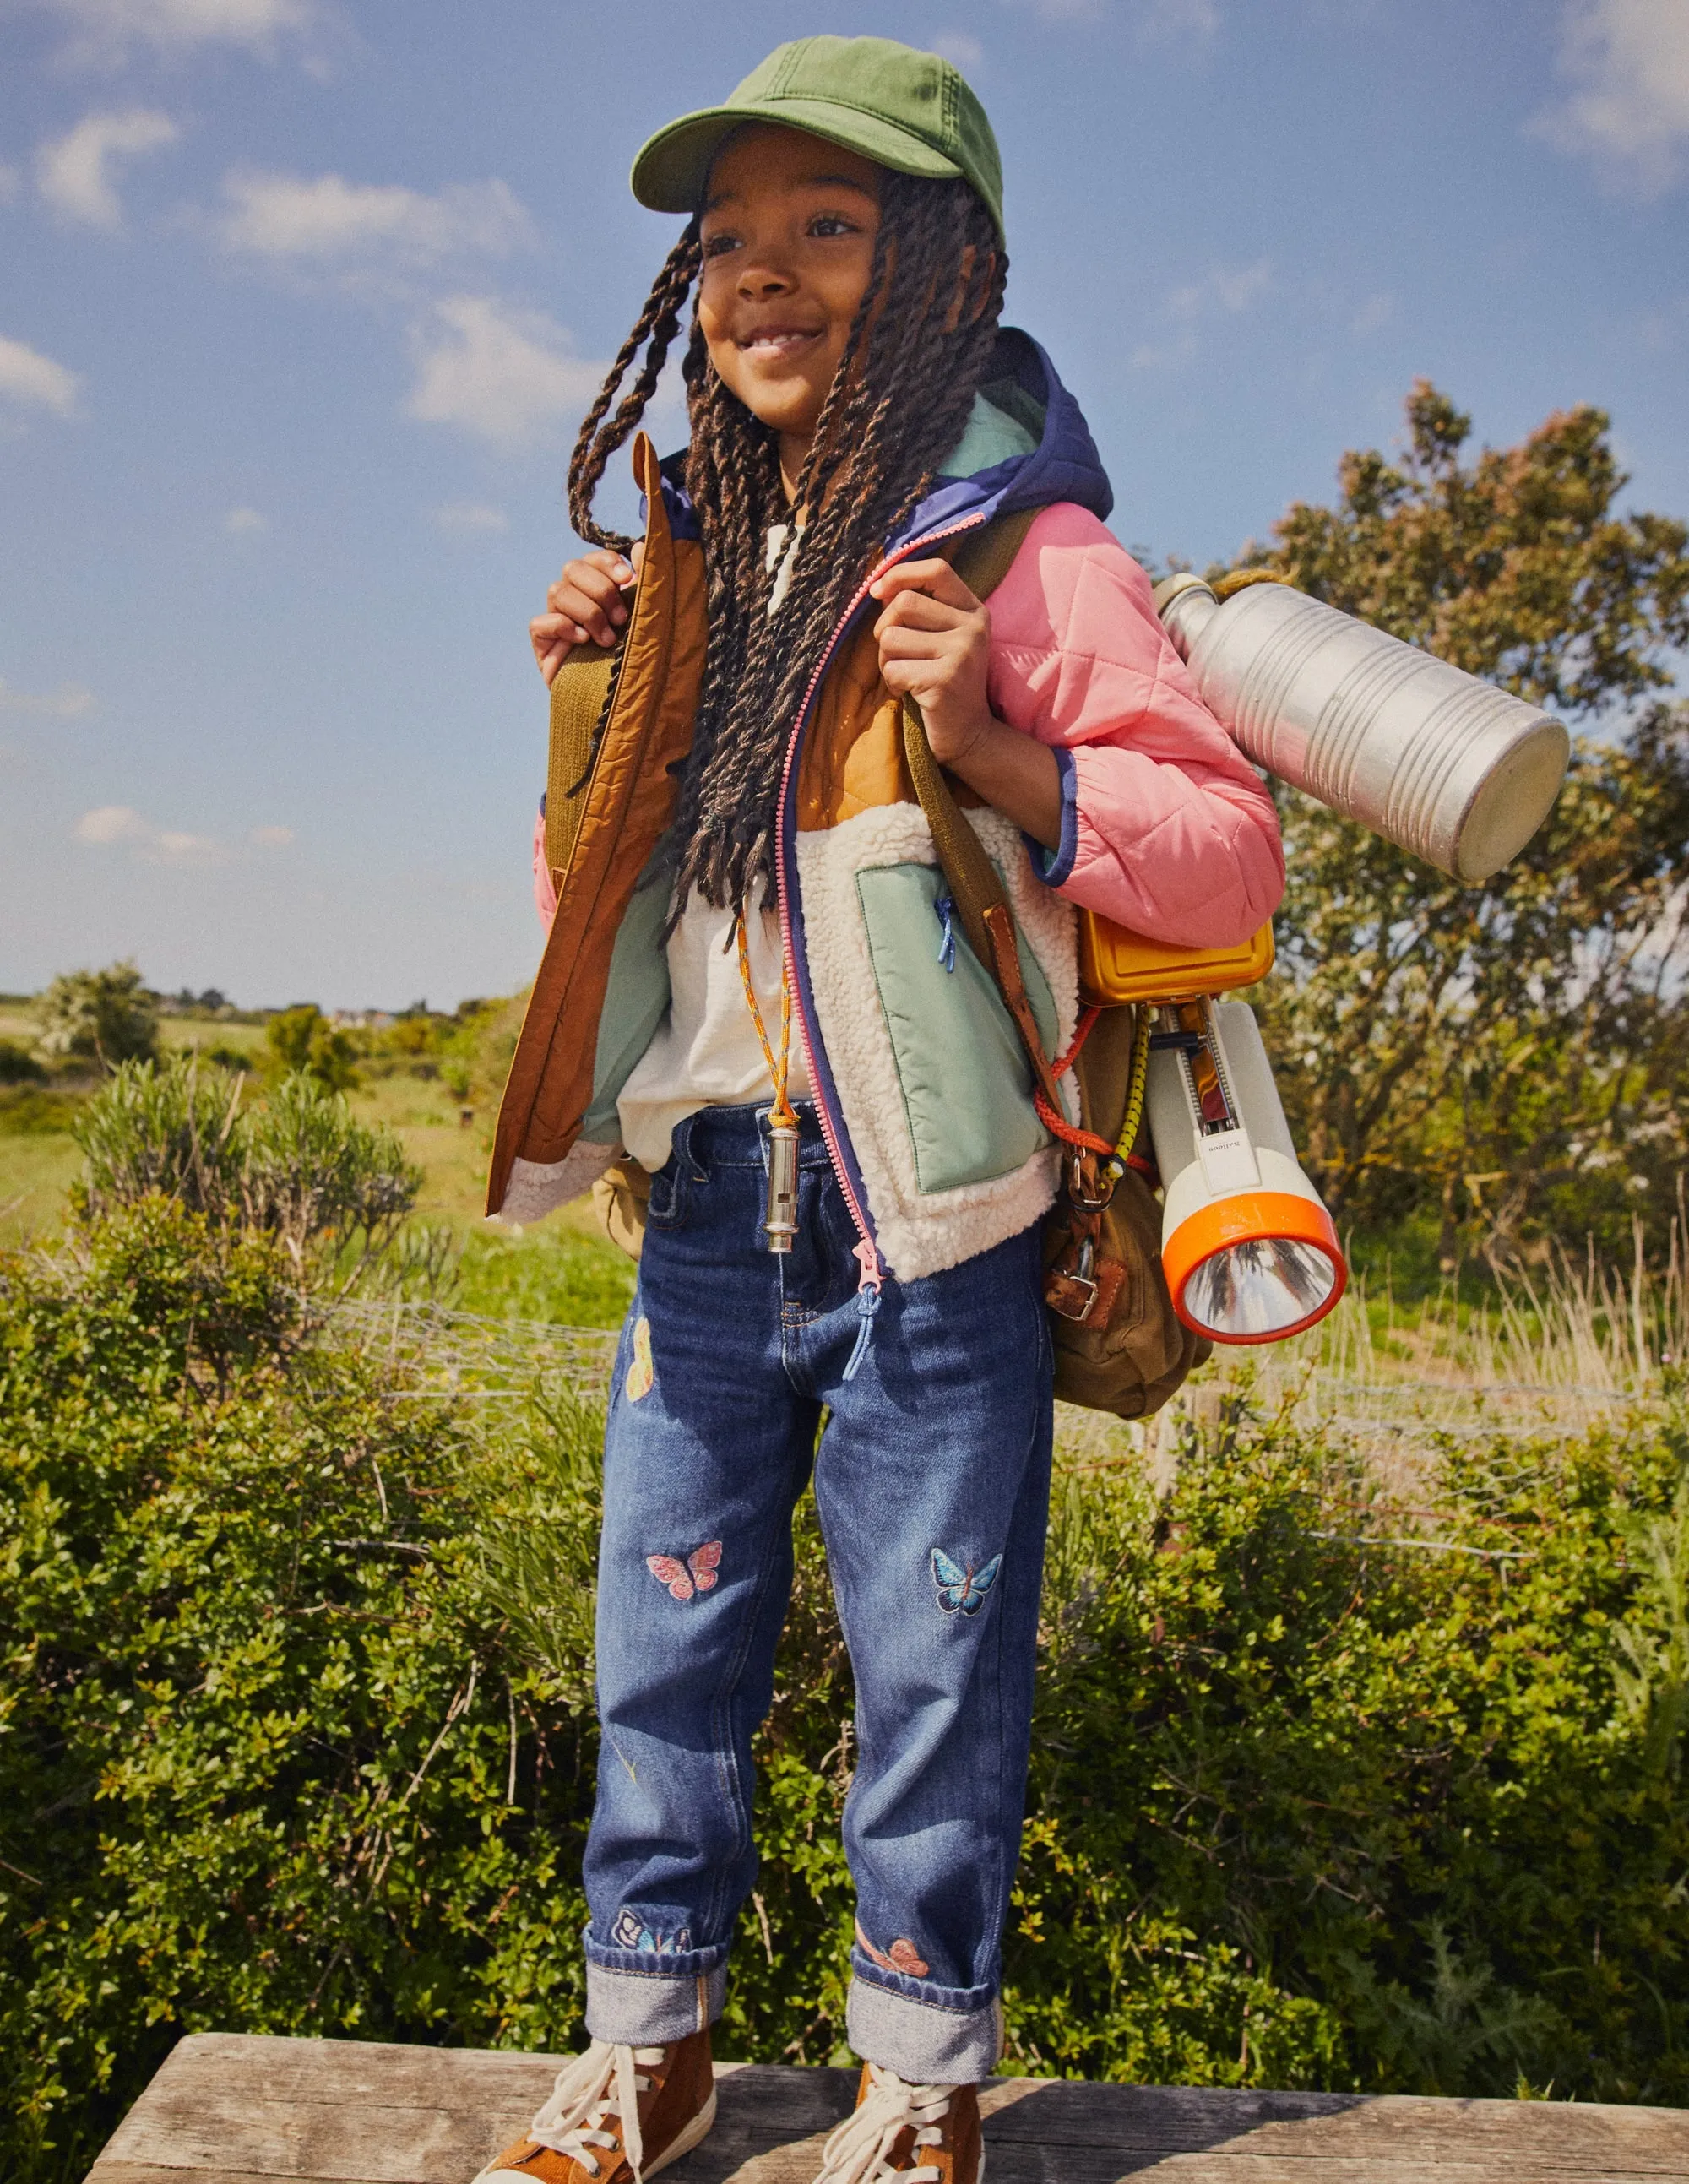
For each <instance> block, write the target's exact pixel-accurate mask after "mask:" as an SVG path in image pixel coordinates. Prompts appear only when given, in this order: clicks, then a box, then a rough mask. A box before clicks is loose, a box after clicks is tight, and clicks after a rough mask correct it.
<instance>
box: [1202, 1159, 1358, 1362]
mask: <svg viewBox="0 0 1689 2184" xmlns="http://www.w3.org/2000/svg"><path fill="white" fill-rule="evenodd" d="M1268 1242H1274V1243H1284V1244H1307V1245H1309V1246H1310V1247H1311V1248H1312V1249H1313V1250H1314V1251H1323V1252H1324V1255H1325V1256H1326V1257H1327V1258H1328V1259H1329V1261H1330V1262H1331V1265H1332V1268H1333V1270H1334V1272H1335V1275H1336V1279H1335V1281H1334V1282H1333V1283H1332V1285H1331V1292H1330V1295H1329V1296H1326V1297H1324V1298H1322V1299H1321V1301H1320V1302H1319V1303H1318V1305H1317V1306H1316V1307H1315V1308H1314V1309H1313V1311H1312V1312H1308V1313H1307V1315H1306V1316H1305V1317H1304V1318H1302V1319H1299V1320H1296V1322H1295V1323H1293V1324H1292V1325H1291V1326H1289V1327H1275V1328H1274V1329H1271V1331H1270V1332H1269V1333H1268V1334H1220V1333H1218V1331H1217V1330H1216V1329H1213V1328H1212V1327H1207V1326H1205V1325H1204V1324H1203V1323H1202V1322H1201V1320H1199V1319H1193V1318H1192V1317H1191V1316H1190V1313H1189V1312H1187V1311H1186V1310H1185V1288H1186V1285H1187V1284H1188V1283H1189V1282H1190V1278H1191V1276H1192V1275H1193V1274H1194V1273H1196V1270H1197V1268H1199V1267H1202V1266H1206V1265H1207V1262H1208V1261H1209V1260H1210V1259H1212V1258H1215V1257H1217V1256H1218V1255H1219V1253H1220V1252H1222V1251H1230V1250H1232V1249H1233V1247H1234V1246H1235V1245H1239V1244H1264V1243H1268ZM1162 1268H1163V1269H1164V1271H1165V1273H1166V1274H1167V1285H1168V1290H1170V1291H1171V1293H1172V1296H1173V1310H1174V1312H1177V1313H1178V1315H1179V1318H1180V1319H1181V1320H1182V1321H1183V1322H1184V1323H1185V1326H1186V1327H1188V1328H1189V1329H1190V1331H1191V1333H1192V1334H1200V1335H1201V1336H1203V1337H1204V1338H1205V1339H1206V1340H1208V1341H1210V1342H1224V1343H1226V1344H1228V1345H1229V1346H1232V1347H1233V1348H1242V1347H1244V1346H1247V1345H1250V1344H1253V1343H1260V1342H1288V1341H1289V1340H1290V1337H1291V1336H1292V1335H1293V1334H1306V1333H1307V1329H1309V1328H1310V1327H1314V1326H1317V1325H1318V1323H1319V1322H1320V1321H1321V1320H1322V1319H1324V1317H1325V1315H1326V1314H1327V1312H1331V1311H1333V1310H1334V1309H1335V1307H1336V1306H1337V1305H1338V1304H1339V1303H1340V1302H1341V1299H1342V1295H1343V1292H1344V1290H1346V1289H1347V1287H1348V1286H1349V1267H1348V1262H1347V1261H1346V1259H1345V1258H1344V1256H1343V1247H1342V1245H1341V1244H1340V1243H1339V1242H1338V1240H1337V1224H1336V1223H1335V1221H1333V1219H1332V1218H1331V1216H1330V1215H1329V1213H1328V1212H1326V1210H1325V1208H1324V1206H1322V1205H1320V1203H1319V1202H1318V1200H1317V1199H1312V1198H1301V1197H1298V1196H1297V1195H1296V1193H1295V1192H1294V1191H1289V1190H1240V1191H1236V1192H1234V1193H1233V1194H1232V1195H1229V1197H1225V1198H1217V1199H1215V1200H1213V1201H1212V1202H1211V1203H1210V1204H1208V1205H1207V1206H1198V1207H1197V1208H1196V1211H1195V1212H1192V1213H1188V1214H1186V1216H1185V1218H1184V1220H1183V1221H1181V1222H1180V1223H1179V1226H1178V1228H1176V1229H1174V1230H1173V1234H1172V1235H1171V1236H1169V1237H1168V1240H1167V1241H1166V1243H1165V1244H1163V1245H1162Z"/></svg>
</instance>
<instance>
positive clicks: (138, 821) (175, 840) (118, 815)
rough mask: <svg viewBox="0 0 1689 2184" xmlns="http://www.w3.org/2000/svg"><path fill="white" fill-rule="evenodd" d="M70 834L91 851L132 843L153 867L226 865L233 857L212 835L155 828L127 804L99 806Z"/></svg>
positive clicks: (85, 814)
mask: <svg viewBox="0 0 1689 2184" xmlns="http://www.w3.org/2000/svg"><path fill="white" fill-rule="evenodd" d="M70 832H71V834H72V836H73V837H74V838H75V840H77V841H79V842H81V843H83V844H86V846H87V847H89V848H91V849H110V848H112V847H114V845H116V844H121V843H128V844H130V845H131V847H132V848H133V849H134V850H135V851H136V853H137V855H139V856H142V857H144V858H145V859H146V861H147V862H148V864H153V865H226V864H227V863H228V861H229V860H230V857H231V855H232V852H231V851H230V850H226V849H225V848H224V846H223V844H221V843H220V842H218V841H215V840H214V839H213V838H212V837H211V836H210V835H209V834H189V833H183V832H182V831H181V829H179V828H176V827H155V826H154V825H153V822H152V821H151V820H150V819H145V818H143V817H142V815H141V814H140V812H138V811H133V810H131V807H130V806H129V805H127V804H99V805H95V807H94V809H93V810H92V811H85V812H84V813H83V814H82V816H81V818H80V819H79V820H78V821H77V822H76V823H75V826H74V827H72V828H71V830H70Z"/></svg>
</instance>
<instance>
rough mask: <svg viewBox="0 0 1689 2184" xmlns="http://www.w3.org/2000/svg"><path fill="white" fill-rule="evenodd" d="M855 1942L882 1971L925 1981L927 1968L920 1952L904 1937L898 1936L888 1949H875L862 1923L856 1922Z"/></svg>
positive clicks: (859, 1920)
mask: <svg viewBox="0 0 1689 2184" xmlns="http://www.w3.org/2000/svg"><path fill="white" fill-rule="evenodd" d="M856 1941H857V1943H858V1945H859V1946H860V1947H861V1950H862V1952H863V1953H864V1954H865V1955H867V1956H869V1957H872V1958H873V1960H874V1962H875V1963H876V1964H878V1966H879V1968H880V1970H882V1971H885V1972H901V1973H903V1975H905V1977H906V1978H908V1979H925V1978H926V1976H927V1972H928V1965H927V1963H926V1961H925V1959H924V1958H923V1956H922V1954H921V1952H920V1951H919V1950H918V1949H917V1947H916V1946H915V1944H914V1943H913V1942H911V1940H910V1939H909V1938H908V1936H906V1935H903V1934H900V1935H899V1936H898V1937H897V1939H896V1940H895V1942H893V1943H892V1945H891V1947H889V1949H877V1948H876V1947H874V1945H873V1943H872V1942H871V1941H870V1940H869V1939H868V1937H867V1935H866V1934H865V1933H864V1932H863V1931H862V1922H861V1919H858V1920H857V1921H856Z"/></svg>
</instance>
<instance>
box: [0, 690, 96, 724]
mask: <svg viewBox="0 0 1689 2184" xmlns="http://www.w3.org/2000/svg"><path fill="white" fill-rule="evenodd" d="M93 709H94V694H93V692H92V690H90V689H88V688H86V686H85V685H84V684H82V683H81V682H61V683H60V684H59V688H57V689H56V690H14V689H12V688H10V687H9V685H8V684H7V683H5V682H0V713H32V714H35V715H37V716H41V717H42V718H44V719H47V720H50V721H74V720H76V719H78V718H79V717H80V716H81V715H82V714H84V713H91V712H92V710H93Z"/></svg>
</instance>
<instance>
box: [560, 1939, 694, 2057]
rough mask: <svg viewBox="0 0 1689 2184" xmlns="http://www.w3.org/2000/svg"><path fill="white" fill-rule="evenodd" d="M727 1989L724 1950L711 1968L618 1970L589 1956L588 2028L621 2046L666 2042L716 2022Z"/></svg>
mask: <svg viewBox="0 0 1689 2184" xmlns="http://www.w3.org/2000/svg"><path fill="white" fill-rule="evenodd" d="M726 1999H727V1959H726V1957H725V1956H723V1958H722V1962H721V1963H720V1964H716V1965H715V1966H713V1967H712V1968H711V1970H708V1971H701V1972H694V1973H690V1974H688V1973H681V1974H678V1975H677V1974H676V1973H674V1972H672V1971H666V1972H629V1971H616V1970H611V1969H610V1966H609V1965H607V1964H594V1962H593V1960H592V1958H591V1957H590V1956H589V1957H588V1958H587V2030H588V2032H590V2033H591V2035H592V2036H593V2038H594V2040H609V2041H613V2042H615V2043H616V2046H617V2047H622V2048H666V2047H667V2046H668V2045H669V2043H670V2042H671V2041H674V2040H684V2039H685V2038H686V2037H687V2036H688V2033H693V2032H702V2031H704V2029H705V2026H706V2025H713V2024H714V2023H715V2021H716V2019H717V2018H718V2017H719V2016H720V2015H721V2014H722V2004H723V2003H724V2002H725V2001H726Z"/></svg>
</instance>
